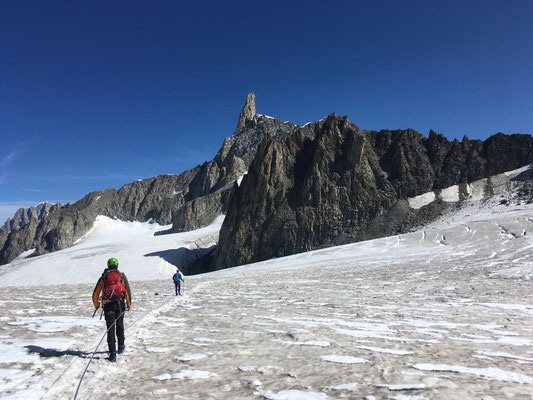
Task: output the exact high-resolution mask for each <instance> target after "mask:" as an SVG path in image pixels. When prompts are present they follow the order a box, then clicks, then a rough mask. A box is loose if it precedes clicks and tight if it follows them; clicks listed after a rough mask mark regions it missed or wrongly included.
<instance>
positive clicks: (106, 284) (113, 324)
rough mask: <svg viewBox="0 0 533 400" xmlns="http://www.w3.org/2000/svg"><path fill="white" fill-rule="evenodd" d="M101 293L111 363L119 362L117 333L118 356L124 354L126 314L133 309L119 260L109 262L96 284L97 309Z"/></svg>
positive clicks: (128, 287) (127, 282)
mask: <svg viewBox="0 0 533 400" xmlns="http://www.w3.org/2000/svg"><path fill="white" fill-rule="evenodd" d="M100 293H101V294H102V306H103V308H104V313H105V322H106V326H107V329H108V331H107V345H108V346H109V361H111V362H115V361H116V360H117V348H116V347H115V345H116V343H115V331H116V336H117V339H118V354H121V353H123V352H124V349H125V348H126V346H125V345H124V312H125V311H126V307H127V310H129V309H130V307H131V291H130V283H129V281H128V278H127V277H126V275H125V274H123V273H122V272H120V271H119V270H118V260H117V259H116V258H110V259H109V260H107V268H106V269H105V270H104V272H103V273H102V276H101V277H100V279H99V280H98V282H97V283H96V286H95V288H94V292H93V304H94V307H95V308H96V309H98V307H99V306H100Z"/></svg>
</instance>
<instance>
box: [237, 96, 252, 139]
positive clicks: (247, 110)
mask: <svg viewBox="0 0 533 400" xmlns="http://www.w3.org/2000/svg"><path fill="white" fill-rule="evenodd" d="M256 119H257V117H256V114H255V94H254V93H248V96H246V102H245V103H244V107H243V108H242V111H241V114H240V115H239V122H237V129H236V130H235V131H238V130H239V129H241V128H242V127H243V126H244V125H245V124H246V121H247V120H251V121H255V120H256Z"/></svg>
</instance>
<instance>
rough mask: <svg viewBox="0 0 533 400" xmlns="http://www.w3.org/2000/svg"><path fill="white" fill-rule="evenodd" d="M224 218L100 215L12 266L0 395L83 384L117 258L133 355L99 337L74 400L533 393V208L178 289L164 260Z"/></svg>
mask: <svg viewBox="0 0 533 400" xmlns="http://www.w3.org/2000/svg"><path fill="white" fill-rule="evenodd" d="M219 225H220V221H218V222H217V224H215V225H213V226H211V227H209V228H205V229H204V230H200V231H195V232H189V233H184V234H166V235H164V234H158V235H156V233H157V232H161V231H165V230H166V229H167V227H161V226H157V225H155V224H139V223H121V222H118V221H113V220H109V219H99V221H98V223H97V225H96V226H95V228H94V230H93V231H91V232H90V233H89V234H88V235H87V236H86V237H85V238H84V239H83V240H81V241H80V242H79V243H78V244H77V245H76V246H74V247H72V248H71V249H67V250H63V251H61V252H57V253H53V254H49V255H45V256H42V257H36V258H34V259H20V260H18V261H17V262H16V263H14V264H10V265H9V266H7V268H10V271H7V272H5V273H4V274H3V275H2V276H0V285H1V286H2V289H1V290H0V319H1V320H2V323H3V326H2V331H1V332H0V397H1V398H2V399H28V398H32V399H33V398H44V399H71V398H73V396H74V393H75V391H76V387H77V386H78V384H79V382H80V377H81V375H82V373H83V371H84V369H85V367H86V365H87V363H88V361H89V358H90V356H91V354H92V352H93V351H94V349H95V347H96V345H97V344H98V342H99V341H100V339H101V338H102V335H103V334H104V331H105V328H104V326H105V324H104V322H103V321H100V320H99V319H98V316H99V315H98V314H97V316H96V317H95V318H94V319H92V318H91V315H92V312H93V308H92V304H91V301H90V297H91V293H92V289H93V285H94V283H95V282H96V280H97V279H98V277H99V276H100V273H101V271H102V270H103V268H104V266H105V261H106V260H107V258H109V257H111V256H115V257H118V258H119V260H120V262H121V266H120V268H121V269H122V270H123V271H124V272H126V274H128V276H129V277H130V280H131V286H132V292H133V306H132V310H131V311H130V312H129V313H128V314H127V316H126V324H125V325H126V345H127V351H126V353H125V354H124V355H122V356H120V357H119V359H118V362H117V363H116V364H111V363H109V362H108V361H106V360H105V357H106V355H107V354H106V353H105V350H106V343H105V339H104V341H103V344H102V345H101V346H100V348H99V349H98V352H97V353H96V355H95V359H94V360H93V362H92V363H91V364H90V366H89V369H88V371H87V374H86V375H85V378H84V380H83V382H82V384H81V388H80V393H79V397H78V398H80V399H93V398H102V397H106V398H117V399H146V398H162V399H192V398H197V399H232V400H233V399H261V398H263V399H275V400H279V399H287V400H300V399H326V398H332V399H340V398H348V399H363V398H366V399H372V398H374V399H387V398H391V399H411V400H415V399H419V400H421V399H433V400H435V399H483V398H485V399H490V398H494V399H502V398H516V399H526V398H532V397H533V324H532V321H533V280H532V279H531V278H533V204H517V203H514V204H510V203H507V205H502V204H499V201H498V199H495V200H493V201H491V202H484V203H481V202H472V203H471V204H470V205H469V206H468V207H465V208H462V209H458V210H457V211H456V212H455V213H452V214H448V215H447V216H445V218H443V219H442V220H440V221H438V222H436V223H434V224H432V225H431V226H428V227H425V228H424V229H423V230H420V231H417V232H413V233H409V234H405V235H398V236H394V237H388V238H383V239H377V240H372V241H368V242H361V243H355V244H350V245H345V246H339V247H334V248H328V249H323V250H317V251H312V252H308V253H302V254H297V255H294V256H290V257H286V258H280V259H275V260H269V261H265V262H261V263H256V264H252V265H246V266H242V267H236V268H231V269H228V270H222V271H217V272H214V273H210V274H205V275H197V276H192V277H186V278H185V287H184V294H185V295H184V296H182V297H175V296H172V291H173V284H172V282H171V280H170V273H171V271H173V267H172V265H171V264H169V263H168V262H167V261H165V260H164V259H163V258H161V256H163V257H164V258H166V259H167V260H168V259H170V258H172V257H177V256H181V255H176V253H174V252H175V251H176V250H175V249H178V248H180V247H186V246H188V245H189V246H191V245H192V244H193V243H197V242H198V241H199V239H198V238H204V239H202V240H203V241H205V243H204V244H203V245H200V247H208V246H209V243H211V242H210V241H213V240H214V239H213V237H214V236H213V235H215V236H216V232H217V231H218V227H219ZM156 278H164V279H159V280H158V279H156ZM149 279H151V280H149ZM154 279H155V280H154ZM23 282H25V284H26V285H32V286H27V287H22V286H20V285H21V284H22V283H23ZM155 293H158V295H154V294H155ZM372 396H374V397H372Z"/></svg>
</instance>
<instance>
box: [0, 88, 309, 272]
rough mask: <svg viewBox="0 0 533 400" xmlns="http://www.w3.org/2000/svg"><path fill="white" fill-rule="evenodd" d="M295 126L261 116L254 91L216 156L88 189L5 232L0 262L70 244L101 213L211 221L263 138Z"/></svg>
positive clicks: (178, 225)
mask: <svg viewBox="0 0 533 400" xmlns="http://www.w3.org/2000/svg"><path fill="white" fill-rule="evenodd" d="M314 126H315V124H310V125H309V126H307V127H306V130H305V131H306V132H307V134H308V135H309V136H312V135H313V134H314ZM294 127H295V125H293V124H292V123H288V122H287V123H284V122H282V121H279V120H278V119H274V118H270V117H265V116H261V115H258V114H256V113H255V96H254V95H253V94H249V95H248V96H247V99H246V102H245V105H244V107H243V109H242V111H241V114H240V116H239V121H238V124H237V130H236V131H235V133H234V134H233V135H232V136H231V137H228V138H226V139H225V140H224V143H223V144H222V147H221V148H220V150H219V151H218V153H217V155H216V156H215V157H214V159H213V160H211V161H209V162H205V163H204V164H202V165H199V166H197V167H195V168H192V169H190V170H187V171H185V172H183V173H182V174H179V175H161V176H158V177H154V178H150V179H143V180H138V181H135V182H132V183H129V184H126V185H124V186H123V187H122V188H120V189H119V190H115V189H108V190H101V191H95V192H92V193H89V194H88V195H86V196H85V197H84V198H83V199H81V200H79V201H77V202H76V203H74V204H67V205H65V206H60V205H56V206H53V207H51V208H50V209H49V212H48V215H47V216H46V218H44V219H43V220H42V221H39V220H37V219H35V221H33V219H32V220H30V223H27V224H26V225H24V226H23V227H22V228H21V229H19V230H18V231H17V232H12V233H11V234H9V235H7V234H4V233H2V232H1V230H0V240H2V242H0V246H2V243H3V247H2V248H1V250H0V264H5V263H9V262H11V261H12V260H14V259H15V258H16V257H17V256H18V255H20V254H21V253H22V252H24V251H27V250H30V249H35V252H34V253H33V254H32V255H34V256H36V255H41V254H45V253H49V252H53V251H57V250H61V249H64V248H67V247H69V246H71V245H72V244H74V242H75V241H76V240H78V239H79V238H80V237H82V236H83V235H84V234H85V233H87V232H88V231H89V230H90V229H91V228H92V226H93V224H94V221H95V219H96V217H97V216H98V215H104V216H107V217H110V218H116V219H120V220H124V221H148V220H155V221H157V222H159V223H160V224H169V223H172V224H173V227H172V231H174V232H181V231H186V230H190V229H196V228H199V227H202V226H205V225H208V224H209V223H211V222H212V221H213V220H214V219H215V218H216V217H217V216H218V215H220V214H221V213H223V212H225V209H226V208H225V206H226V200H227V197H228V194H229V191H230V190H231V188H232V185H233V182H234V181H235V180H236V179H238V178H239V177H241V176H242V175H243V174H244V173H245V172H246V170H247V169H248V166H249V164H250V162H251V160H252V158H253V156H254V154H255V149H256V147H257V145H258V144H259V142H260V141H261V138H262V137H263V136H264V135H266V134H269V135H272V136H273V137H279V138H286V137H287V136H288V135H289V134H290V133H291V132H292V130H293V129H294ZM31 221H33V222H31Z"/></svg>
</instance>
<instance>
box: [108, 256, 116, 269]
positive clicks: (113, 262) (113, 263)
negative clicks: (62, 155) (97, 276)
mask: <svg viewBox="0 0 533 400" xmlns="http://www.w3.org/2000/svg"><path fill="white" fill-rule="evenodd" d="M107 266H108V267H118V260H117V259H116V258H110V259H109V260H107Z"/></svg>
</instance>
